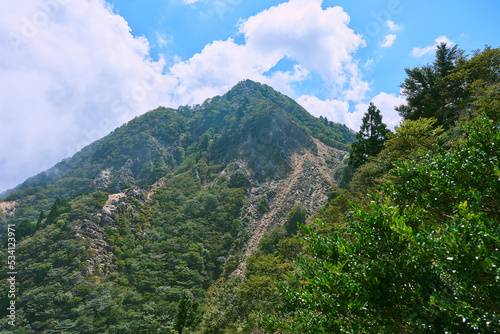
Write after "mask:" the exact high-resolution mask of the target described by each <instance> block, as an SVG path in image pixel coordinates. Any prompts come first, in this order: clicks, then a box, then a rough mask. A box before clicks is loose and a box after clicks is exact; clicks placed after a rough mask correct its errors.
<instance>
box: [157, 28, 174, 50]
mask: <svg viewBox="0 0 500 334" xmlns="http://www.w3.org/2000/svg"><path fill="white" fill-rule="evenodd" d="M172 40H173V39H172V37H171V36H170V37H167V35H166V34H165V33H160V32H158V31H157V32H156V43H157V45H158V47H160V48H164V47H165V46H167V45H168V44H170V43H172Z"/></svg>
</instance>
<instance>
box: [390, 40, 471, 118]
mask: <svg viewBox="0 0 500 334" xmlns="http://www.w3.org/2000/svg"><path fill="white" fill-rule="evenodd" d="M461 57H463V51H462V50H460V49H458V47H457V46H456V45H455V46H454V47H452V48H450V47H448V45H447V44H446V43H441V45H439V46H438V48H437V50H436V56H435V60H434V62H433V63H432V65H425V66H422V67H415V68H413V69H409V68H406V69H405V71H406V74H407V76H408V77H407V78H406V79H405V81H404V82H403V83H402V84H401V88H402V95H403V96H405V97H406V101H407V103H406V104H404V105H401V106H399V107H397V108H396V110H397V111H398V112H399V114H400V115H401V116H402V117H403V118H404V119H408V120H417V119H419V118H422V117H423V118H431V117H435V118H436V119H437V120H438V122H437V124H436V125H437V126H439V125H445V126H449V125H451V124H453V123H454V122H455V120H456V119H457V118H458V114H457V111H456V110H454V109H449V108H448V106H447V105H448V103H447V100H446V98H445V97H446V94H445V92H446V85H443V84H442V83H443V78H445V77H446V76H447V75H449V74H451V73H452V72H453V70H454V69H455V65H456V62H457V60H458V59H460V58H461Z"/></svg>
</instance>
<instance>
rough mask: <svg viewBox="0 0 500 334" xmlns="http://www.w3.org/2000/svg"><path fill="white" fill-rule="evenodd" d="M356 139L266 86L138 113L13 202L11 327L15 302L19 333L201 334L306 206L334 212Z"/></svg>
mask: <svg viewBox="0 0 500 334" xmlns="http://www.w3.org/2000/svg"><path fill="white" fill-rule="evenodd" d="M353 140H354V134H353V132H352V131H351V130H349V129H348V128H347V127H346V126H344V125H340V124H335V123H332V122H329V121H327V120H319V119H317V118H315V117H313V116H311V115H310V114H309V113H308V112H307V111H305V110H304V109H303V108H302V107H300V106H299V105H298V104H297V103H295V102H294V101H293V100H291V99H290V98H288V97H286V96H284V95H282V94H280V93H278V92H276V91H274V90H273V89H272V88H270V87H269V86H264V85H260V84H257V83H255V82H252V81H244V82H241V83H240V84H238V85H237V86H235V87H234V88H233V89H232V90H231V91H229V92H228V93H227V94H225V95H224V96H217V97H214V98H212V99H210V100H207V101H206V102H205V103H204V104H203V105H197V106H194V107H188V106H186V107H181V108H179V109H177V110H173V109H167V108H158V109H156V110H153V111H150V112H148V113H146V114H145V115H143V116H140V117H137V118H136V119H134V120H132V121H131V122H129V123H128V124H126V125H124V126H122V127H120V128H118V129H116V130H115V131H114V132H112V133H111V134H110V135H108V136H107V137H105V138H103V139H101V140H99V141H97V142H95V143H93V144H92V145H90V146H88V147H86V148H85V149H83V150H82V151H81V152H79V153H77V154H76V155H75V156H74V157H72V158H70V159H67V160H65V161H62V162H61V163H59V164H57V165H56V166H54V167H53V168H52V169H50V170H48V171H46V172H44V173H41V174H40V175H37V176H35V177H33V178H31V179H29V180H27V181H26V182H24V183H23V184H21V185H20V186H18V187H17V188H16V189H14V191H12V192H11V193H10V194H9V195H8V196H7V197H6V198H4V199H3V201H2V203H1V207H2V212H1V213H0V220H1V221H0V227H1V233H0V234H1V237H2V240H3V242H2V244H3V249H2V252H1V256H3V257H4V258H5V259H7V256H9V255H10V256H11V258H10V259H14V258H15V265H13V267H12V268H15V269H16V272H17V275H16V286H17V288H18V291H17V293H16V296H15V298H11V297H9V296H8V295H9V294H8V293H7V292H8V290H9V288H10V285H9V284H10V283H9V282H8V281H6V277H3V278H2V281H1V283H0V284H1V287H2V291H4V292H5V293H3V294H2V295H1V309H2V311H1V312H2V318H1V320H0V324H1V325H2V328H3V329H6V330H7V329H13V328H12V327H9V326H10V325H9V324H8V321H9V318H8V317H6V315H7V314H8V312H9V311H8V310H7V307H9V305H10V302H11V300H14V301H15V306H16V310H17V311H16V328H15V332H16V333H24V332H28V333H31V332H36V333H43V332H47V333H48V332H54V333H62V332H64V333H70V332H78V333H87V332H88V333H105V332H108V333H137V332H143V333H153V332H155V333H156V332H164V333H169V332H173V331H174V330H177V331H178V332H181V331H182V328H183V327H187V326H188V324H189V326H191V327H192V328H195V327H196V326H197V325H198V324H199V323H200V321H201V314H202V313H201V312H202V311H201V309H202V305H204V303H205V301H206V298H207V289H208V288H209V287H210V286H212V285H213V284H214V283H215V282H217V281H218V280H219V279H220V278H221V277H228V276H229V275H231V274H233V272H235V270H237V269H238V268H240V269H239V271H242V270H243V269H244V267H245V265H246V258H247V257H248V255H247V254H251V253H252V250H253V249H254V248H256V246H257V244H258V242H259V241H260V239H261V238H262V235H263V234H264V233H266V231H267V230H268V229H269V228H272V227H274V226H276V225H280V224H282V222H281V219H283V220H284V219H285V218H284V216H285V215H286V214H288V213H289V212H290V211H291V210H292V208H293V206H294V205H296V204H299V203H304V205H306V207H307V208H308V210H309V211H310V212H313V211H315V210H317V209H318V208H319V207H320V206H321V205H324V203H325V202H326V200H327V196H328V193H329V192H331V190H332V184H333V181H334V176H333V175H334V174H335V173H334V171H335V170H337V174H338V172H339V171H341V169H342V166H343V165H344V160H343V158H344V157H346V156H347V152H346V151H345V150H346V149H347V148H348V145H349V144H350V143H351V142H352V141H353ZM306 169H307V170H306ZM290 180H291V181H290ZM300 182H303V183H305V184H307V186H304V185H300ZM298 187H300V188H298ZM281 216H283V217H281ZM9 224H10V225H9ZM8 226H13V227H14V226H15V228H14V229H12V228H11V229H8ZM12 235H14V238H15V239H16V244H15V252H12V251H9V242H11V241H12V239H11V241H9V237H12ZM11 246H12V242H11ZM11 248H12V247H11ZM10 271H13V270H10ZM5 273H6V272H4V273H3V274H2V275H5ZM187 305H189V308H190V311H189V312H188V313H187V314H188V315H187V317H188V318H189V319H188V320H186V319H184V320H182V321H181V320H179V319H177V318H176V317H181V316H182V315H183V314H184V313H183V312H184V308H185V307H188V306H187ZM186 312H187V311H186Z"/></svg>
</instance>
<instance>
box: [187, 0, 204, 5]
mask: <svg viewBox="0 0 500 334" xmlns="http://www.w3.org/2000/svg"><path fill="white" fill-rule="evenodd" d="M201 1H204V0H182V3H183V4H186V5H192V4H194V3H197V2H201Z"/></svg>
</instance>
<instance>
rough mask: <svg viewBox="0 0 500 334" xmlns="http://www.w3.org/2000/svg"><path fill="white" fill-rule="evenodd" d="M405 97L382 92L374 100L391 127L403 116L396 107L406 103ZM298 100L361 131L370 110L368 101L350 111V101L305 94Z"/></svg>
mask: <svg viewBox="0 0 500 334" xmlns="http://www.w3.org/2000/svg"><path fill="white" fill-rule="evenodd" d="M405 101H406V100H405V99H404V98H402V97H397V96H396V95H394V94H387V93H384V92H382V93H380V94H378V95H376V96H375V97H374V98H373V99H372V102H373V103H374V104H375V106H376V107H377V108H378V109H380V112H381V114H382V121H383V122H384V123H385V124H387V126H388V127H389V128H390V129H394V126H396V125H397V124H399V122H400V121H401V117H400V116H399V114H398V112H397V111H396V109H395V107H397V106H400V105H401V104H404V103H405ZM297 102H298V103H299V104H300V105H301V106H303V107H304V108H305V109H306V110H308V111H309V112H310V113H311V114H313V115H314V116H316V117H319V116H323V117H326V118H328V119H329V120H331V121H334V122H338V123H343V124H345V125H347V126H348V127H349V128H350V129H352V130H353V131H359V128H360V127H361V123H362V119H363V116H364V114H365V113H366V112H367V111H368V103H358V104H357V105H356V106H355V108H354V111H352V112H351V111H349V103H347V102H345V101H339V100H329V99H327V100H321V99H319V98H317V97H316V96H309V95H303V96H301V97H299V98H298V99H297Z"/></svg>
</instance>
